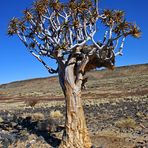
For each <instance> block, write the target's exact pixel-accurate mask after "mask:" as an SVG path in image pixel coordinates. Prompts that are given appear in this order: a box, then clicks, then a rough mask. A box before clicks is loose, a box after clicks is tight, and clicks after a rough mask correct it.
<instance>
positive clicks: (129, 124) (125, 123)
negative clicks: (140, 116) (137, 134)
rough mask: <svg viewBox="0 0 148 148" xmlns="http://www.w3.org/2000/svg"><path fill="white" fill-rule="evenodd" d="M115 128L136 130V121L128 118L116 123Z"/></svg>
mask: <svg viewBox="0 0 148 148" xmlns="http://www.w3.org/2000/svg"><path fill="white" fill-rule="evenodd" d="M115 126H116V127H118V128H126V129H135V127H136V121H135V120H134V119H132V118H131V117H128V118H126V119H120V120H119V121H117V122H116V123H115Z"/></svg>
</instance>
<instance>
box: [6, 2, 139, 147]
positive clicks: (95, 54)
mask: <svg viewBox="0 0 148 148" xmlns="http://www.w3.org/2000/svg"><path fill="white" fill-rule="evenodd" d="M100 22H101V23H100ZM102 26H105V29H104V30H103V31H104V36H103V37H102V39H101V40H97V41H96V40H95V35H96V34H97V32H98V29H99V28H101V27H102ZM8 34H9V35H10V36H11V35H14V34H16V35H17V36H18V37H19V39H20V40H21V41H22V43H23V44H24V45H25V46H26V48H27V49H28V51H29V52H30V53H31V54H32V55H33V56H34V57H35V58H36V59H37V60H38V61H40V62H41V63H42V64H43V65H44V66H45V67H46V69H47V70H48V72H49V73H51V74H54V73H58V75H59V82H60V85H61V87H62V90H63V93H64V95H65V101H66V123H65V131H64V134H63V139H62V142H61V145H60V147H62V148H63V147H65V148H89V147H91V140H90V138H89V134H88V131H87V127H86V122H85V117H84V112H83V108H82V102H81V89H82V87H83V85H84V83H83V79H84V76H85V74H86V72H88V71H90V70H92V69H96V68H100V67H107V68H109V69H114V65H115V57H116V56H118V55H122V54H123V53H122V50H123V46H124V43H125V39H126V38H127V37H128V36H132V37H135V38H138V37H140V34H141V31H140V29H139V27H137V25H136V24H133V23H131V22H127V21H126V19H125V16H124V12H123V11H121V10H104V11H102V12H100V11H99V8H98V0H94V1H91V0H81V1H80V0H69V2H68V3H61V2H60V1H59V0H38V1H35V2H34V3H33V6H32V7H31V8H30V9H26V10H25V11H24V16H23V17H22V18H13V19H12V20H11V21H10V24H9V27H8ZM45 57H46V58H49V59H55V61H56V63H57V69H54V68H52V67H51V66H52V65H50V66H49V65H48V64H47V63H46V62H45V61H44V58H45Z"/></svg>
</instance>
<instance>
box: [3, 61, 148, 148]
mask: <svg viewBox="0 0 148 148" xmlns="http://www.w3.org/2000/svg"><path fill="white" fill-rule="evenodd" d="M88 77H89V81H88V84H87V89H86V90H84V91H83V93H82V98H83V99H84V111H85V115H86V121H87V126H88V129H89V132H90V136H91V139H92V143H93V146H94V147H96V148H148V64H144V65H137V66H129V67H120V68H117V69H116V70H115V71H109V70H102V71H96V72H95V71H93V72H91V73H89V74H88ZM50 84H52V85H50ZM53 100H54V101H53ZM30 106H31V107H30ZM64 115H65V105H64V102H63V95H62V92H61V89H60V87H59V85H58V79H57V77H51V78H44V79H34V80H27V81H20V82H13V83H10V84H2V85H0V148H50V147H52V148H56V147H58V145H59V144H60V142H61V138H62V133H63V129H64V121H65V119H64Z"/></svg>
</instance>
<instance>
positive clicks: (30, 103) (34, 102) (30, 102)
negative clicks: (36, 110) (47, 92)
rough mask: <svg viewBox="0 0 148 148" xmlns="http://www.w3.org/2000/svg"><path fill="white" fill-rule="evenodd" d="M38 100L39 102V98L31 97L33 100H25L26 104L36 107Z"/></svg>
mask: <svg viewBox="0 0 148 148" xmlns="http://www.w3.org/2000/svg"><path fill="white" fill-rule="evenodd" d="M38 102H39V100H37V99H31V100H29V99H28V100H26V101H25V104H26V105H27V106H30V107H34V106H35V105H36V104H37V103H38Z"/></svg>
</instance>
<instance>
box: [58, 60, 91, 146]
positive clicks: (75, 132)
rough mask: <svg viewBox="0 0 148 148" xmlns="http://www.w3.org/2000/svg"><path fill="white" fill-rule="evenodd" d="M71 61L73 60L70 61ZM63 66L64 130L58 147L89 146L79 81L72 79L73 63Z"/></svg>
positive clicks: (73, 77)
mask: <svg viewBox="0 0 148 148" xmlns="http://www.w3.org/2000/svg"><path fill="white" fill-rule="evenodd" d="M73 60H74V59H73ZM71 62H72V63H73V61H71ZM72 63H71V64H69V65H68V66H67V67H66V68H65V77H64V84H63V85H64V87H65V90H64V94H65V101H66V122H65V131H64V134H63V139H62V142H61V145H60V146H59V147H60V148H90V147H91V146H92V144H91V140H90V137H89V133H88V130H87V126H86V121H85V115H84V111H83V106H82V99H81V85H80V83H82V80H80V81H81V82H80V83H78V84H76V83H75V81H74V79H75V76H74V63H73V64H72Z"/></svg>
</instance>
